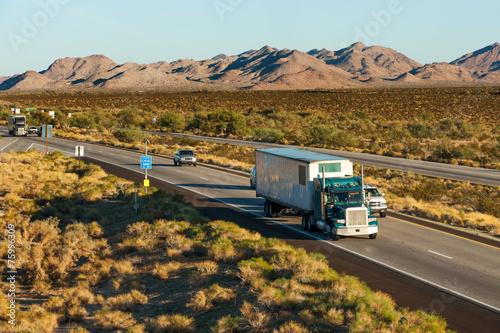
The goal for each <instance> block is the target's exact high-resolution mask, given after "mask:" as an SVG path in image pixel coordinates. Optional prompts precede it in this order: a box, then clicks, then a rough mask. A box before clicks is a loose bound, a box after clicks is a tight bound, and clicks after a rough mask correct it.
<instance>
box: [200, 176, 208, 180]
mask: <svg viewBox="0 0 500 333" xmlns="http://www.w3.org/2000/svg"><path fill="white" fill-rule="evenodd" d="M200 178H201V179H204V180H209V179H208V178H203V177H200Z"/></svg>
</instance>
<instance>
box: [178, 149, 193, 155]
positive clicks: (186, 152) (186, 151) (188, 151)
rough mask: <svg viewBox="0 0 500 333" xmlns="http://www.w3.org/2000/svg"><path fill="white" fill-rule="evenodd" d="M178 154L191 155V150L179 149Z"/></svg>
mask: <svg viewBox="0 0 500 333" xmlns="http://www.w3.org/2000/svg"><path fill="white" fill-rule="evenodd" d="M179 155H193V152H192V151H191V150H180V151H179Z"/></svg>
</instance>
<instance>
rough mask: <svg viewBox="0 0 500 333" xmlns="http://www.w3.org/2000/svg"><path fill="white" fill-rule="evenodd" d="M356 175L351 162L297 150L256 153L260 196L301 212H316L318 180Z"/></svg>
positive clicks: (257, 182) (278, 149)
mask: <svg viewBox="0 0 500 333" xmlns="http://www.w3.org/2000/svg"><path fill="white" fill-rule="evenodd" d="M323 168H325V177H327V178H337V177H348V176H353V164H352V162H351V161H350V160H348V159H345V158H341V157H337V156H332V155H327V154H321V153H316V152H313V151H308V150H303V149H296V148H276V149H262V150H256V151H255V174H256V188H255V192H256V195H257V196H258V197H263V198H265V199H268V200H270V201H272V202H275V203H279V204H281V205H282V206H284V207H288V208H293V209H296V210H299V211H306V212H312V211H313V210H314V204H313V194H314V183H313V180H314V178H321V177H322V169H323Z"/></svg>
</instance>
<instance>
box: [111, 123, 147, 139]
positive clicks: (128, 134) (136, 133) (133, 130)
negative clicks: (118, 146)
mask: <svg viewBox="0 0 500 333" xmlns="http://www.w3.org/2000/svg"><path fill="white" fill-rule="evenodd" d="M113 135H114V136H115V138H117V139H118V140H119V141H121V142H126V143H137V142H142V141H144V139H146V134H145V133H144V132H142V130H141V129H140V128H139V127H137V126H135V125H127V126H126V127H125V128H124V129H118V130H116V131H115V132H114V133H113Z"/></svg>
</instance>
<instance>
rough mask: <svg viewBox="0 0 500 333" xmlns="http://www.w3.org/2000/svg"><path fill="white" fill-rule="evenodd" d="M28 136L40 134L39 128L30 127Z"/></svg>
mask: <svg viewBox="0 0 500 333" xmlns="http://www.w3.org/2000/svg"><path fill="white" fill-rule="evenodd" d="M28 134H38V127H36V126H30V127H29V128H28Z"/></svg>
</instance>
